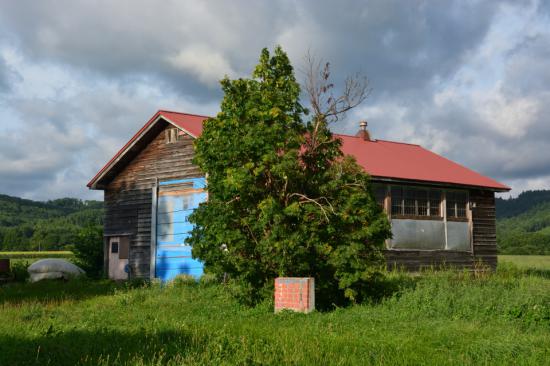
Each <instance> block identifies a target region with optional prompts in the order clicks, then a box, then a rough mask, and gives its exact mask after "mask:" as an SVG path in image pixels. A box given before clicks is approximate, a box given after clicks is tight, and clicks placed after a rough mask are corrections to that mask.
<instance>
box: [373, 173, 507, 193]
mask: <svg viewBox="0 0 550 366" xmlns="http://www.w3.org/2000/svg"><path fill="white" fill-rule="evenodd" d="M371 179H372V180H373V181H377V182H378V181H380V182H386V183H407V184H418V185H431V186H438V187H449V186H451V187H461V188H468V189H481V190H486V191H493V192H508V191H510V190H511V189H512V188H510V187H507V186H504V185H503V186H502V187H495V186H479V185H473V184H464V183H453V182H436V181H428V180H417V179H405V178H393V177H381V176H374V175H371Z"/></svg>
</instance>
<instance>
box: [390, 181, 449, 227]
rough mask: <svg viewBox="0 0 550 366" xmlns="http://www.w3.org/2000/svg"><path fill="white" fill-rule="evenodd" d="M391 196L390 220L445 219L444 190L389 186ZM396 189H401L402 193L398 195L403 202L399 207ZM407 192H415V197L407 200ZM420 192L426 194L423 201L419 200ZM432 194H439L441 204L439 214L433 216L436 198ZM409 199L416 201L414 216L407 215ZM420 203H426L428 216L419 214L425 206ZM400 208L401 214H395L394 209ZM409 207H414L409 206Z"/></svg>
mask: <svg viewBox="0 0 550 366" xmlns="http://www.w3.org/2000/svg"><path fill="white" fill-rule="evenodd" d="M389 188H390V189H389V195H390V200H391V205H390V210H391V212H390V218H391V219H410V220H432V221H442V220H443V219H444V216H443V215H442V211H443V210H442V208H443V207H442V206H443V199H444V190H443V189H439V188H431V187H411V186H406V185H389ZM394 189H400V190H401V193H400V194H399V195H396V196H398V197H401V202H400V204H399V205H396V204H395V202H394V198H395V197H394V194H393V190H394ZM406 190H408V191H409V192H414V194H413V197H414V198H412V199H411V196H409V198H407V194H406ZM419 192H423V193H425V194H426V196H425V198H423V199H421V198H419V197H418V196H419V194H418V193H419ZM432 192H438V195H437V196H438V200H439V203H438V204H437V214H436V215H433V214H432V203H433V201H434V198H433V196H432ZM407 199H409V200H413V201H414V211H415V212H414V214H411V213H406V210H407V205H406V201H407ZM420 201H425V202H426V204H425V207H426V215H421V214H419V212H420V207H423V205H421V204H419V202H420ZM395 207H399V208H400V211H401V212H400V213H395V212H394V208H395ZM409 207H412V206H410V205H409Z"/></svg>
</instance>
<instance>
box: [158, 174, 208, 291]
mask: <svg viewBox="0 0 550 366" xmlns="http://www.w3.org/2000/svg"><path fill="white" fill-rule="evenodd" d="M204 187H205V180H204V178H193V179H185V180H174V181H167V182H160V183H159V190H158V196H157V218H156V251H155V252H156V253H155V277H157V278H160V279H161V280H163V281H167V280H170V279H173V278H174V277H176V276H177V275H179V274H187V275H191V276H194V277H197V278H198V277H200V276H201V275H202V272H203V265H202V263H201V262H199V261H197V260H195V259H193V258H192V256H191V246H190V245H187V244H186V243H185V239H186V238H187V237H189V236H190V235H191V230H192V229H193V225H192V224H191V223H190V222H189V220H188V218H189V215H190V214H191V213H192V212H193V210H194V209H195V208H197V207H199V204H200V203H201V202H204V201H206V192H205V191H204Z"/></svg>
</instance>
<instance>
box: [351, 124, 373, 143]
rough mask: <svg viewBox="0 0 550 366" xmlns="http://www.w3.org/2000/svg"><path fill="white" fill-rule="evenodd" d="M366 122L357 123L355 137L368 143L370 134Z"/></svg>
mask: <svg viewBox="0 0 550 366" xmlns="http://www.w3.org/2000/svg"><path fill="white" fill-rule="evenodd" d="M368 125H369V124H368V122H367V121H366V120H363V121H360V122H359V131H358V132H357V134H356V135H355V136H357V137H361V138H362V139H363V140H365V141H370V133H369V131H368V130H367V126H368Z"/></svg>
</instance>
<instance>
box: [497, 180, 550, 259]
mask: <svg viewBox="0 0 550 366" xmlns="http://www.w3.org/2000/svg"><path fill="white" fill-rule="evenodd" d="M496 207H497V242H498V245H499V251H500V253H502V254H546V255H550V190H542V191H526V192H523V193H522V194H520V195H519V196H518V197H517V198H513V199H507V200H505V199H499V198H497V201H496Z"/></svg>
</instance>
